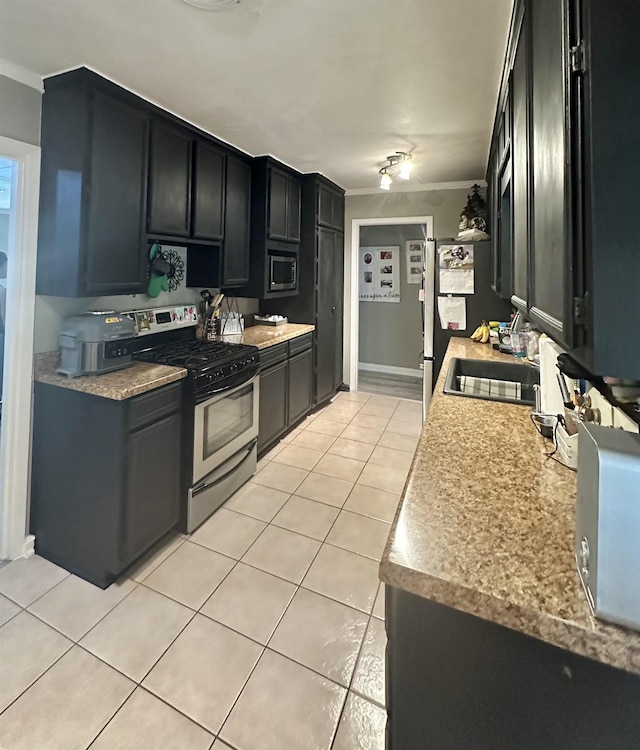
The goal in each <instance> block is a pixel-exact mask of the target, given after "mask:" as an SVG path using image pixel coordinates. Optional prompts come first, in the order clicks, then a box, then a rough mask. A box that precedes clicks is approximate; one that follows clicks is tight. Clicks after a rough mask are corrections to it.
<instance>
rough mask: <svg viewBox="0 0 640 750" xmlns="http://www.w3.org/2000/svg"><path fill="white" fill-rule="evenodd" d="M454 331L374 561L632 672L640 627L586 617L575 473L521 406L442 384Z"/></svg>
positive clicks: (636, 667) (637, 667)
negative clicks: (577, 552) (577, 550)
mask: <svg viewBox="0 0 640 750" xmlns="http://www.w3.org/2000/svg"><path fill="white" fill-rule="evenodd" d="M451 357H466V358H471V359H501V360H505V359H510V358H507V357H505V355H502V354H499V353H498V352H496V351H495V350H493V349H492V348H491V347H489V346H487V345H484V346H483V345H481V344H475V343H474V342H472V341H469V340H467V339H453V340H452V342H451V343H450V345H449V349H448V351H447V356H446V358H445V361H444V364H443V367H442V371H441V373H440V377H439V379H438V382H437V384H436V388H435V391H434V397H433V401H432V402H431V407H430V410H429V415H428V418H427V422H426V424H425V426H424V429H423V431H422V435H421V437H420V441H419V443H418V447H417V449H416V453H415V456H414V460H413V465H412V467H411V471H410V473H409V476H408V479H407V483H406V485H405V488H404V492H403V495H402V499H401V501H400V505H399V507H398V511H397V513H396V517H395V519H394V522H393V525H392V527H391V533H390V535H389V539H388V541H387V546H386V548H385V551H384V554H383V557H382V561H381V563H380V578H381V579H382V580H383V581H384V582H385V583H387V584H390V585H391V586H396V587H398V588H400V589H403V590H405V591H408V592H410V593H412V594H416V595H418V596H421V597H425V598H427V599H430V600H432V601H435V602H438V603H440V604H444V605H447V606H450V607H453V608H455V609H458V610H461V611H463V612H467V613H469V614H472V615H476V616H477V617H480V618H483V619H485V620H490V621H492V622H494V623H497V624H499V625H503V626H506V627H508V628H512V629H513V630H516V631H519V632H521V633H524V634H526V635H530V636H533V637H535V638H539V639H540V640H542V641H546V642H547V643H551V644H553V645H555V646H559V647H560V648H564V649H567V650H569V651H572V652H574V653H576V654H580V655H582V656H586V657H589V658H591V659H595V660H597V661H600V662H602V663H605V664H609V665H611V666H613V667H618V668H621V669H625V670H628V671H630V672H635V673H637V674H640V633H636V632H634V631H631V630H627V629H626V628H621V627H617V626H615V625H608V624H605V623H603V622H601V621H599V620H596V619H595V618H593V617H592V616H591V613H590V610H589V606H588V604H587V600H586V597H585V595H584V592H583V590H582V588H581V585H580V580H579V578H578V574H577V572H576V570H575V563H574V556H573V538H574V531H575V492H576V474H575V473H574V472H572V471H570V470H569V469H566V468H564V467H563V466H560V465H559V464H558V463H556V462H555V461H553V460H552V459H549V458H546V457H545V455H544V451H548V450H549V448H550V446H551V445H552V444H551V443H550V441H547V440H544V438H542V437H540V436H539V435H538V433H537V432H536V431H535V429H534V427H533V425H532V424H531V420H530V417H529V415H530V413H531V408H530V407H525V406H518V405H515V404H505V403H499V402H493V401H483V400H479V399H474V398H464V397H460V396H448V395H445V394H444V393H443V390H442V389H443V384H444V378H445V375H446V372H447V368H448V363H449V360H450V359H451Z"/></svg>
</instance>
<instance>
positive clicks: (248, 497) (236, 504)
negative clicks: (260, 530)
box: [224, 482, 289, 522]
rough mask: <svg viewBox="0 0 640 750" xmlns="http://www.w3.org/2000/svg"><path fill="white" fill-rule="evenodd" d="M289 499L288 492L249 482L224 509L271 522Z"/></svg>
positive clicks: (228, 501) (230, 499) (233, 496)
mask: <svg viewBox="0 0 640 750" xmlns="http://www.w3.org/2000/svg"><path fill="white" fill-rule="evenodd" d="M288 499H289V493H288V492H282V491H281V490H274V489H273V488H272V487H264V486H263V485H261V484H256V483H255V482H247V483H246V484H245V485H244V486H242V487H241V488H240V489H239V490H238V491H237V492H236V493H235V495H232V496H231V498H229V500H227V502H226V503H225V505H224V507H225V508H227V509H228V510H235V511H237V512H238V513H244V515H245V516H252V517H253V518H257V519H259V520H260V521H267V522H269V521H270V520H271V519H272V518H273V517H274V516H275V514H276V513H277V512H278V511H279V510H280V508H282V506H283V505H284V504H285V503H286V502H287V500H288Z"/></svg>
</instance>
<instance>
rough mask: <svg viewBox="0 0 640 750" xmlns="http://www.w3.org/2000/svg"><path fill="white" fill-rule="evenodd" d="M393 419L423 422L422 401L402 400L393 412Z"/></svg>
mask: <svg viewBox="0 0 640 750" xmlns="http://www.w3.org/2000/svg"><path fill="white" fill-rule="evenodd" d="M393 419H400V420H402V421H405V422H422V403H421V402H420V401H401V402H400V403H399V404H398V406H397V407H396V409H395V411H394V412H393Z"/></svg>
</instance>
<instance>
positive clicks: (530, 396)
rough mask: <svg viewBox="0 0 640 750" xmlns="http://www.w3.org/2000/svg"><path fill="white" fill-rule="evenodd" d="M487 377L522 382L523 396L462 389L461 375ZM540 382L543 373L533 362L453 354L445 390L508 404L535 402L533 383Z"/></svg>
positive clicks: (459, 394) (457, 394)
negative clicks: (470, 391)
mask: <svg viewBox="0 0 640 750" xmlns="http://www.w3.org/2000/svg"><path fill="white" fill-rule="evenodd" d="M464 375H466V376H470V377H474V378H487V379H489V380H503V381H507V382H509V383H520V385H521V389H520V390H521V397H520V398H519V399H518V398H515V397H513V398H512V397H510V396H500V395H484V394H477V393H469V392H465V391H462V390H461V389H460V382H459V380H458V378H459V377H460V376H464ZM539 383H540V373H539V371H538V370H536V369H535V368H534V367H531V365H527V364H522V363H519V362H495V361H491V360H484V359H458V358H457V357H454V359H452V360H451V362H450V363H449V370H448V372H447V378H446V380H445V383H444V392H445V393H448V394H449V395H450V396H466V397H467V398H481V399H483V400H485V401H503V402H506V403H509V404H528V405H529V406H534V405H535V391H534V389H533V386H534V385H537V384H539Z"/></svg>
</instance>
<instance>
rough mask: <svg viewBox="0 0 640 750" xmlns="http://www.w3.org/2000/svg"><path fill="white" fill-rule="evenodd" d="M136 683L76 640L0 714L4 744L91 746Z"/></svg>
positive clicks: (23, 749) (20, 747) (6, 749)
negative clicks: (80, 645)
mask: <svg viewBox="0 0 640 750" xmlns="http://www.w3.org/2000/svg"><path fill="white" fill-rule="evenodd" d="M134 688H135V685H134V683H133V682H131V681H130V680H128V679H127V678H126V677H123V676H122V675H121V674H119V673H118V672H116V670H115V669H112V668H111V667H108V666H107V665H106V664H104V663H103V662H101V661H100V659H96V657H95V656H92V655H91V654H88V653H87V652H86V651H85V650H84V649H82V648H80V647H79V646H74V647H73V648H72V649H71V650H70V651H69V652H68V653H66V654H65V655H64V656H63V657H62V658H61V659H60V660H59V661H58V662H57V663H56V664H54V665H53V667H51V669H50V670H49V671H48V672H46V673H45V674H44V675H43V676H42V677H41V678H40V679H39V680H38V681H37V682H36V683H35V684H33V685H32V686H31V687H30V688H29V690H27V692H26V693H24V694H23V695H22V696H20V698H19V699H18V700H17V701H16V702H15V703H14V704H13V705H12V706H10V707H9V708H8V709H7V710H6V711H5V712H4V713H3V714H2V716H0V737H1V738H2V750H36V748H37V750H77V749H81V748H86V747H88V746H89V745H90V744H91V742H92V740H93V739H94V738H95V737H96V735H97V734H98V733H99V732H100V730H101V729H102V728H103V727H104V726H105V724H106V723H107V722H108V721H109V719H110V718H111V717H112V716H113V714H115V712H116V711H117V710H118V708H120V706H121V705H122V704H123V703H124V701H125V700H126V699H127V697H128V696H129V694H130V693H131V692H132V691H133V689H134Z"/></svg>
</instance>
